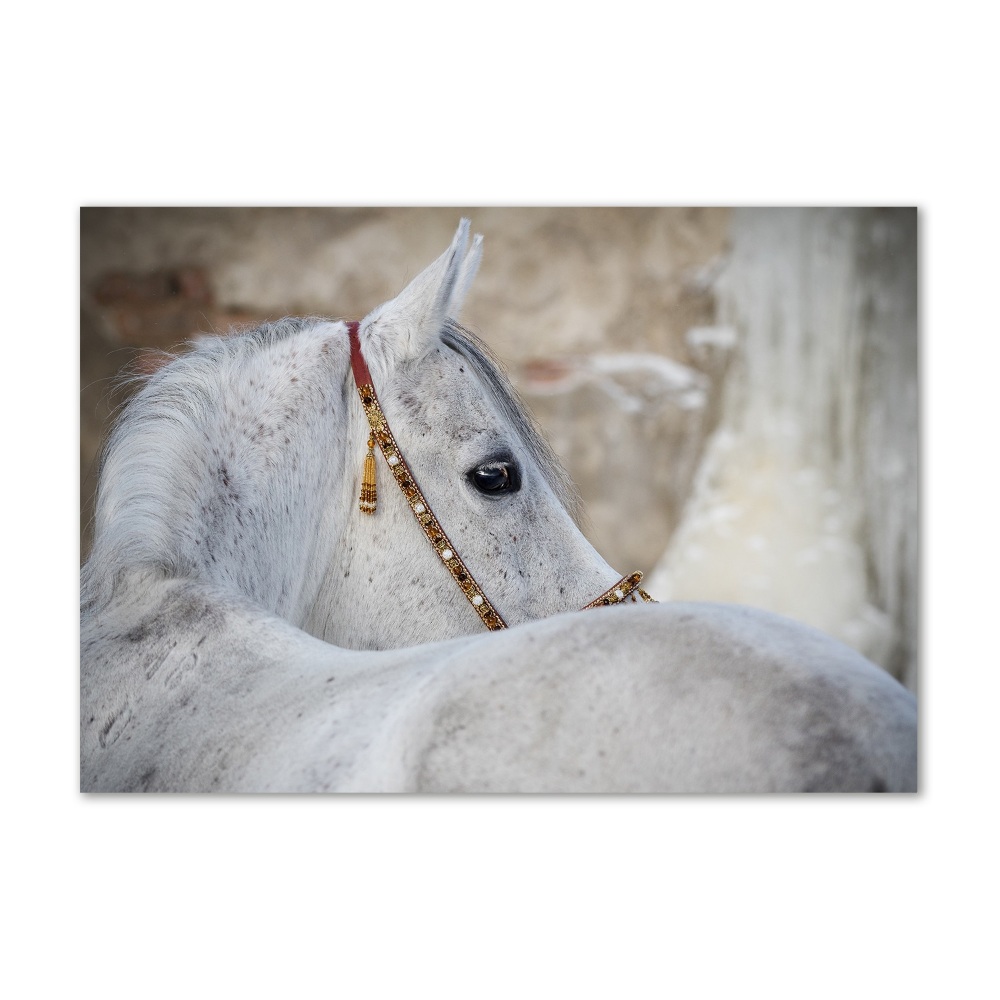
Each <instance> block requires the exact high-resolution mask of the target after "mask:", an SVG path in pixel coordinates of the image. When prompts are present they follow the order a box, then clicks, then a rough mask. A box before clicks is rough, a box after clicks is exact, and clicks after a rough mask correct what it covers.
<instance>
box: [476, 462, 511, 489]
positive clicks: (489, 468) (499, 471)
mask: <svg viewBox="0 0 1000 1000" xmlns="http://www.w3.org/2000/svg"><path fill="white" fill-rule="evenodd" d="M468 479H469V482H470V483H472V485H473V486H475V488H476V489H477V490H479V492H480V493H484V494H486V495H488V496H495V495H496V494H498V493H516V492H517V491H518V490H519V489H520V488H521V473H520V470H519V469H518V467H517V466H516V465H515V464H514V463H513V462H487V463H486V464H485V465H477V466H476V467H475V468H474V469H472V470H470V472H469V474H468Z"/></svg>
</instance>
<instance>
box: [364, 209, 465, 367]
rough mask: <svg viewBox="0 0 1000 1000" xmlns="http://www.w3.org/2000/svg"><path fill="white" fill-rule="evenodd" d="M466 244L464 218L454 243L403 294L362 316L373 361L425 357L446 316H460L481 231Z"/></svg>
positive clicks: (390, 362)
mask: <svg viewBox="0 0 1000 1000" xmlns="http://www.w3.org/2000/svg"><path fill="white" fill-rule="evenodd" d="M468 244H469V220H468V219H462V221H461V222H460V223H459V224H458V229H457V230H456V231H455V236H454V238H453V239H452V241H451V246H450V247H448V249H447V250H446V251H445V252H444V253H443V254H442V255H441V256H440V257H438V259H437V260H436V261H434V263H433V264H431V265H430V266H429V267H427V268H425V269H424V270H423V271H421V272H420V274H418V275H417V276H416V277H415V278H414V279H413V281H411V282H410V283H409V284H408V285H407V286H406V288H404V289H403V290H402V291H401V292H400V293H399V295H397V296H396V297H395V298H394V299H391V300H390V301H389V302H385V303H383V304H382V305H380V306H379V307H378V308H377V309H375V310H373V311H372V312H370V313H369V314H368V315H367V316H366V317H365V318H364V320H363V321H362V323H361V326H360V330H359V335H360V338H361V342H362V346H363V349H364V352H365V357H366V358H367V359H368V360H369V362H371V361H372V360H375V359H377V358H380V359H381V360H383V361H384V362H385V364H386V366H387V368H392V367H394V366H395V365H396V364H398V363H399V362H400V361H404V360H407V359H409V358H418V357H421V356H422V355H423V354H424V353H426V352H427V351H428V350H429V349H430V348H431V347H432V346H433V345H434V344H435V343H436V342H437V337H438V334H439V333H440V332H441V328H442V326H444V322H445V320H446V319H457V318H458V314H459V312H460V310H461V308H462V303H463V301H464V300H465V296H466V294H467V293H468V291H469V286H470V285H471V284H472V279H473V278H474V277H475V276H476V271H477V270H478V269H479V261H480V259H481V258H482V255H483V238H482V236H479V235H476V236H475V237H474V238H473V240H472V246H471V247H469V246H468ZM467 247H468V250H467V249H466V248H467Z"/></svg>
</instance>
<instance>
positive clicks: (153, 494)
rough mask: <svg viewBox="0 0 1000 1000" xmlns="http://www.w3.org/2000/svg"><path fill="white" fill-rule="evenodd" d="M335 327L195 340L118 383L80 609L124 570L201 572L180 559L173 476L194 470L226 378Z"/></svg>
mask: <svg viewBox="0 0 1000 1000" xmlns="http://www.w3.org/2000/svg"><path fill="white" fill-rule="evenodd" d="M326 323H329V320H326V319H322V318H319V317H314V316H310V317H285V318H283V319H280V320H277V321H275V322H268V323H263V324H261V325H260V326H257V327H253V328H247V329H239V328H237V329H235V330H234V331H232V332H230V333H229V334H226V335H222V336H199V337H195V338H193V339H192V341H191V342H190V346H191V349H190V350H189V351H187V352H185V353H183V354H179V355H176V356H172V357H169V356H168V357H169V360H168V363H165V364H164V363H162V359H163V357H164V355H163V353H162V352H156V354H157V355H158V358H159V359H160V364H157V365H155V366H151V367H152V370H151V371H150V370H149V369H147V370H143V366H142V364H141V361H140V363H139V364H138V365H137V366H135V367H134V368H133V369H132V370H131V371H126V372H125V373H124V374H123V375H122V377H121V378H120V379H119V386H120V387H128V386H136V387H137V389H136V391H135V392H134V394H133V395H132V397H131V398H130V399H129V400H128V401H127V402H126V403H125V404H124V405H123V406H122V408H121V411H120V413H119V415H118V417H117V420H116V421H115V425H114V427H113V428H112V430H111V433H110V434H109V436H108V438H107V441H106V442H105V445H104V448H103V449H102V452H101V457H100V464H99V478H98V492H97V502H96V506H95V513H94V523H95V531H94V545H93V548H92V550H91V553H90V557H89V558H88V560H87V563H86V564H85V565H84V567H83V569H82V571H81V602H82V604H83V605H86V606H95V605H100V604H104V603H106V601H107V600H109V599H110V597H111V591H112V590H113V588H114V586H115V584H116V580H117V579H118V578H119V577H120V576H121V574H122V572H123V571H126V570H138V571H143V572H151V573H152V574H153V575H154V576H159V577H161V578H162V577H175V576H186V575H190V574H191V573H192V572H193V571H194V569H195V567H194V565H193V564H188V561H187V560H185V559H184V558H183V556H182V554H181V552H180V549H179V546H178V544H177V539H176V536H175V529H176V527H177V526H176V525H175V524H173V523H172V518H171V516H170V509H171V504H172V502H173V500H174V496H173V491H174V489H176V488H177V478H176V477H177V471H178V470H179V469H183V468H184V467H185V465H188V464H190V461H191V456H190V448H191V443H192V440H193V439H194V438H196V437H197V435H198V429H199V425H200V424H201V423H202V422H203V421H204V419H205V418H206V415H208V414H209V413H210V412H211V411H212V409H213V408H214V407H215V406H217V404H218V396H219V386H220V378H224V377H225V376H224V372H225V371H226V369H234V370H238V369H239V368H241V367H243V366H245V365H251V364H252V363H253V360H254V359H255V358H257V357H259V356H260V355H261V354H262V353H265V352H266V351H267V349H268V348H269V347H271V346H273V345H276V344H279V343H281V342H282V341H286V340H288V339H290V338H291V337H293V336H295V335H296V334H299V333H301V332H303V331H306V330H309V329H312V328H314V327H316V326H318V325H320V324H326Z"/></svg>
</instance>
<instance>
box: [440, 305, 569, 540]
mask: <svg viewBox="0 0 1000 1000" xmlns="http://www.w3.org/2000/svg"><path fill="white" fill-rule="evenodd" d="M441 341H442V343H444V344H445V346H446V347H449V348H450V349H451V350H453V351H455V352H456V353H457V354H459V355H460V356H461V357H463V358H464V359H465V360H466V361H468V362H469V365H470V366H471V367H472V370H473V372H474V374H475V375H476V376H477V378H478V380H479V382H480V384H481V385H482V386H483V388H484V389H486V390H487V391H488V392H489V394H490V398H491V399H492V400H493V402H494V403H495V404H496V406H497V408H498V409H499V411H500V413H501V414H502V416H503V417H504V418H505V419H506V420H507V421H508V422H509V423H510V425H511V427H513V429H514V431H515V433H516V434H517V435H518V437H519V438H520V439H521V442H522V443H523V444H524V447H525V449H526V450H527V452H528V454H529V456H530V457H531V458H532V459H533V460H534V462H535V463H536V464H537V465H538V467H539V469H540V471H541V473H542V475H543V476H544V477H545V480H546V482H547V483H548V484H549V487H550V489H551V490H552V492H553V493H554V494H555V496H556V499H557V500H558V501H559V502H560V503H561V504H562V505H563V507H565V508H566V511H567V512H568V513H569V515H570V517H572V518H573V521H574V522H575V523H576V524H577V525H578V526H579V525H580V524H581V522H582V521H583V520H584V509H583V502H582V500H581V499H580V494H579V492H578V491H577V488H576V486H575V485H574V483H573V480H572V479H570V477H569V475H568V473H567V472H566V470H565V469H564V468H563V466H562V463H561V462H560V461H559V458H558V457H557V456H556V454H555V452H554V451H553V450H552V447H551V445H550V444H549V443H548V441H546V440H545V437H544V436H543V435H542V432H541V429H540V428H539V426H538V424H537V422H536V421H535V419H534V417H533V416H532V415H531V413H530V412H529V411H528V409H527V407H526V406H525V405H524V402H523V401H522V400H521V398H520V397H519V396H518V394H517V392H516V390H515V389H514V387H513V385H511V382H510V379H509V378H508V376H507V373H506V372H505V371H504V368H503V365H502V364H501V362H500V360H499V359H498V358H497V357H496V356H495V355H494V354H493V352H492V351H491V350H490V349H489V347H487V346H486V344H485V343H484V342H483V341H482V340H481V339H480V338H479V337H477V336H476V335H475V334H474V333H472V331H470V330H467V329H465V327H463V326H460V325H459V324H458V323H456V322H454V321H453V320H447V321H446V322H445V325H444V327H443V329H442V330H441Z"/></svg>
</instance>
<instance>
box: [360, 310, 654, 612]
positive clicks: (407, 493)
mask: <svg viewBox="0 0 1000 1000" xmlns="http://www.w3.org/2000/svg"><path fill="white" fill-rule="evenodd" d="M347 329H348V332H349V334H350V340H351V370H352V371H353V373H354V381H355V383H356V384H357V387H358V395H359V396H360V397H361V405H362V406H363V407H364V409H365V416H366V417H367V418H368V426H369V427H370V428H371V437H369V438H368V454H367V455H366V456H365V462H364V473H363V476H362V481H361V498H360V500H359V503H358V507H359V509H360V510H361V512H362V513H363V514H374V513H375V506H376V503H377V495H376V489H375V451H374V447H375V445H376V444H377V445H378V447H379V450H380V451H381V452H382V456H383V457H384V458H385V461H386V464H387V465H388V466H389V470H390V471H391V472H392V475H393V478H394V479H395V480H396V485H397V486H398V487H399V488H400V490H401V492H402V494H403V497H404V498H405V500H406V503H407V505H408V506H409V508H410V510H411V511H413V516H414V517H415V518H416V519H417V524H419V525H420V527H421V529H422V530H423V533H424V534H425V535H426V536H427V540H428V541H429V542H430V543H431V545H432V546H433V547H434V551H435V552H436V553H437V554H438V555H439V556H440V558H441V562H442V563H444V565H445V567H446V568H447V570H448V572H449V573H451V576H452V579H453V580H454V581H455V583H457V584H458V586H459V588H460V589H461V591H462V593H463V594H464V595H465V597H466V599H467V600H468V602H469V603H470V604H471V605H472V607H473V608H474V609H475V611H476V614H478V615H479V617H480V618H481V619H482V622H483V624H484V625H485V626H486V627H487V628H488V629H490V630H491V631H496V630H497V629H502V628H507V623H506V622H505V621H504V620H503V618H502V617H501V616H500V612H499V611H497V609H496V608H494V607H493V605H492V604H491V603H490V601H489V598H487V596H486V595H485V594H484V593H483V589H482V587H480V586H479V584H478V583H476V580H475V577H473V575H472V574H471V573H470V572H469V569H468V567H467V566H466V565H465V563H464V562H462V557H461V556H460V555H459V554H458V552H456V551H455V546H454V545H453V544H452V543H451V539H449V538H448V536H447V535H446V534H445V531H444V528H442V527H441V523H440V522H439V521H438V519H437V518H436V517H435V516H434V512H433V511H432V510H431V508H430V504H429V503H428V502H427V499H426V498H425V497H424V495H423V493H421V492H420V487H419V486H418V485H417V481H416V479H415V478H414V477H413V473H412V472H411V471H410V467H409V466H408V465H407V464H406V459H405V458H403V453H402V452H401V451H400V450H399V445H398V444H396V439H395V438H394V437H393V436H392V431H391V430H390V429H389V421H388V420H386V418H385V414H384V413H383V412H382V407H381V405H380V404H379V401H378V396H377V395H376V394H375V386H374V385H373V383H372V375H371V372H370V371H369V370H368V363H367V362H366V361H365V359H364V356H363V355H362V353H361V341H360V339H359V337H358V324H357V323H348V324H347ZM641 582H642V573H638V572H636V573H632V574H630V575H629V576H623V577H622V578H621V579H620V580H619V581H618V582H617V583H616V584H615V585H614V586H612V587H609V588H608V589H607V590H606V591H605V592H604V593H603V594H601V596H600V597H598V598H596V599H595V600H593V601H591V602H590V604H587V605H585V606H584V608H583V609H582V610H584V611H586V610H587V609H588V608H600V607H605V606H608V605H611V604H621V603H622V602H623V601H627V600H629V599H631V600H632V601H633V602H635V601H636V594H638V595H639V597H641V598H642V600H643V601H648V602H652V603H656V602H655V601H653V598H652V597H650V596H649V594H647V593H646V591H644V590H643V589H642V588H641V587H640V586H639V584H640V583H641Z"/></svg>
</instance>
